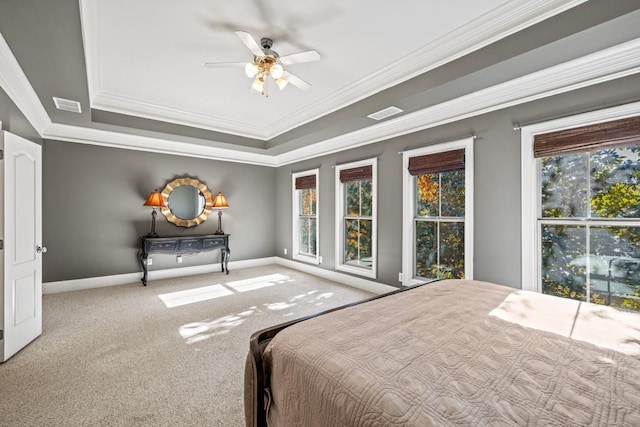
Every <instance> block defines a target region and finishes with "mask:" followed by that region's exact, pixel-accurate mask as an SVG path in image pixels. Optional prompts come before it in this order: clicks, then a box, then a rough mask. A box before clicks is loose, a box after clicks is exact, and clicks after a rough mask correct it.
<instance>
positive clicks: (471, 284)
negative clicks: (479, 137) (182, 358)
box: [245, 280, 640, 427]
mask: <svg viewBox="0 0 640 427" xmlns="http://www.w3.org/2000/svg"><path fill="white" fill-rule="evenodd" d="M245 418H246V424H247V426H264V425H266V423H267V422H268V425H269V426H270V427H279V426H287V427H291V426H421V427H422V426H432V425H435V426H446V425H474V426H485V425H486V426H488V425H491V426H498V425H540V426H542V425H544V426H547V425H557V426H567V425H590V426H605V425H615V426H627V425H628V426H640V313H634V312H626V311H622V310H616V309H614V308H611V307H604V306H597V305H592V304H585V303H580V302H578V301H574V300H569V299H562V298H557V297H552V296H548V295H541V294H537V293H532V292H526V291H520V290H515V289H513V288H508V287H504V286H500V285H496V284H491V283H486V282H480V281H471V280H442V281H438V282H433V283H430V284H426V285H422V286H417V287H415V288H410V289H408V290H405V289H403V290H402V291H398V292H393V293H391V294H387V295H384V296H382V297H376V298H374V299H371V300H367V301H366V302H363V303H357V304H352V305H349V306H346V307H342V308H339V309H334V310H331V311H329V312H325V313H323V314H322V315H319V316H313V317H310V318H305V319H300V320H299V321H293V322H288V323H286V324H282V325H278V326H276V327H273V328H268V329H265V330H263V331H260V332H257V333H256V334H254V335H253V336H252V337H251V342H250V352H249V355H248V357H247V363H246V369H245Z"/></svg>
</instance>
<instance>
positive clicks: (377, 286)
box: [274, 257, 398, 294]
mask: <svg viewBox="0 0 640 427" xmlns="http://www.w3.org/2000/svg"><path fill="white" fill-rule="evenodd" d="M274 258H275V261H274V262H275V264H278V265H281V266H283V267H288V268H292V269H294V270H299V271H302V272H303V273H308V274H313V275H314V276H318V277H322V278H323V279H327V280H332V281H334V282H338V283H342V284H343V285H347V286H352V287H354V288H358V289H362V290H363V291H367V292H372V293H374V294H385V293H387V292H391V291H397V290H398V288H396V287H393V286H389V285H384V284H382V283H378V282H374V281H373V280H367V279H362V278H360V277H354V276H350V275H348V274H344V273H338V272H337V271H334V270H325V269H324V268H320V267H316V266H315V265H311V264H306V263H302V262H297V261H293V260H290V259H286V258H280V257H274Z"/></svg>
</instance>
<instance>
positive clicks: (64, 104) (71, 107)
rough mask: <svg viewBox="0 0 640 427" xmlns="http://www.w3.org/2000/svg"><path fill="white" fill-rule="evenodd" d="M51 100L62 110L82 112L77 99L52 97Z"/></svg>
mask: <svg viewBox="0 0 640 427" xmlns="http://www.w3.org/2000/svg"><path fill="white" fill-rule="evenodd" d="M53 102H55V104H56V108H57V109H58V110H62V111H71V112H72V113H82V109H81V108H80V103H79V102H78V101H71V100H69V99H62V98H56V97H55V96H54V97H53Z"/></svg>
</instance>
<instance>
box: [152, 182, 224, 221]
mask: <svg viewBox="0 0 640 427" xmlns="http://www.w3.org/2000/svg"><path fill="white" fill-rule="evenodd" d="M162 198H163V199H164V203H165V205H167V206H166V207H164V208H162V210H161V211H162V213H163V214H164V216H165V217H166V218H167V221H169V222H171V223H173V224H175V225H177V226H178V227H194V226H196V225H198V224H201V223H202V222H204V220H205V219H207V216H209V213H211V205H212V197H211V192H210V191H209V189H208V188H207V186H206V185H204V184H203V183H201V182H200V181H199V180H197V179H195V178H187V177H185V178H178V179H174V180H173V181H171V182H170V183H168V184H167V185H166V186H165V187H164V189H163V190H162Z"/></svg>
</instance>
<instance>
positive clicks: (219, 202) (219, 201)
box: [213, 192, 229, 209]
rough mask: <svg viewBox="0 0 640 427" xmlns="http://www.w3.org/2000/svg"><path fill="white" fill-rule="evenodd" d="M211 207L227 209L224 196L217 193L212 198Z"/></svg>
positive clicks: (227, 205)
mask: <svg viewBox="0 0 640 427" xmlns="http://www.w3.org/2000/svg"><path fill="white" fill-rule="evenodd" d="M213 207H214V208H217V209H223V208H228V207H229V204H228V203H227V199H225V198H224V194H222V193H220V192H218V194H216V196H215V197H214V198H213Z"/></svg>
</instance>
